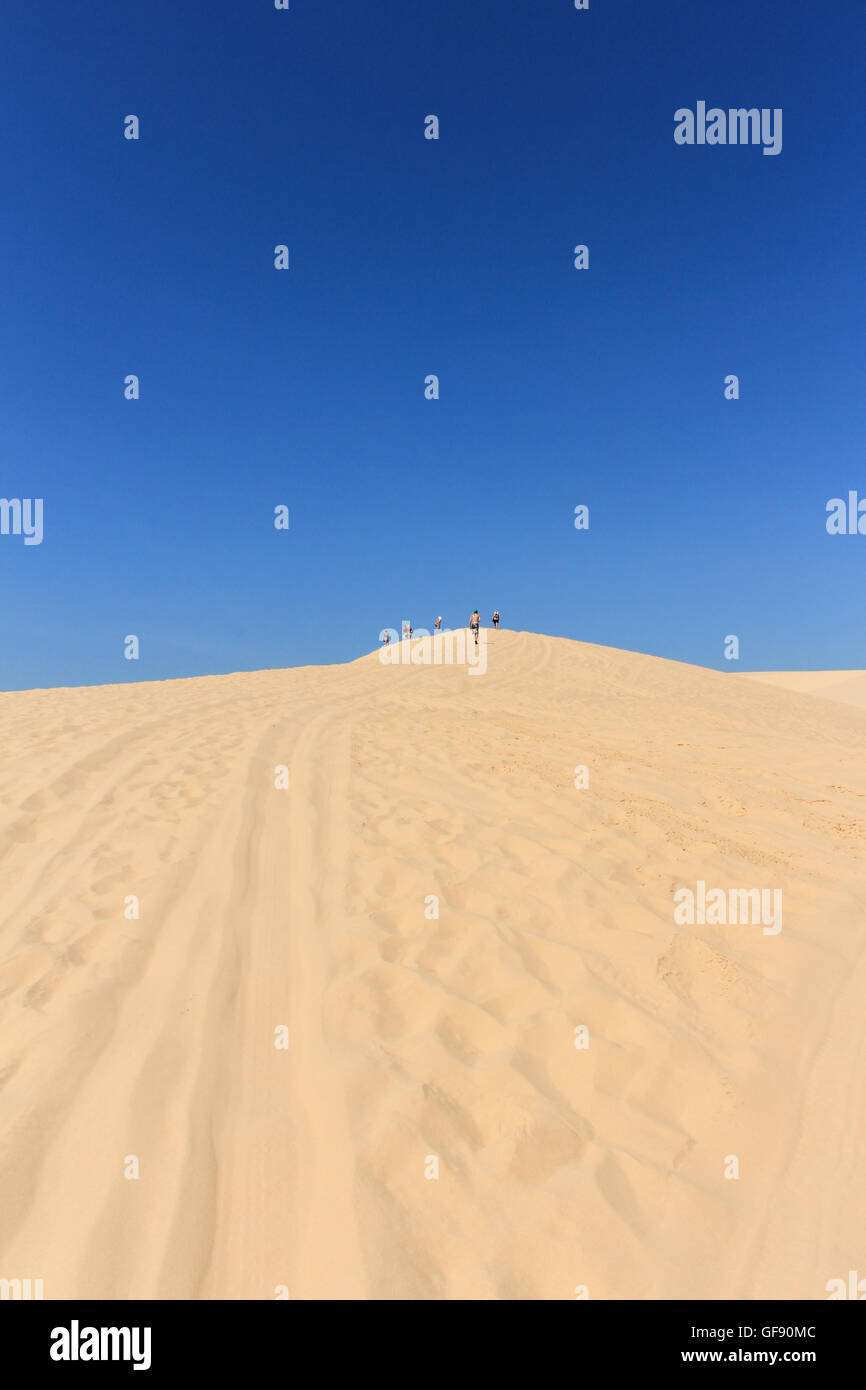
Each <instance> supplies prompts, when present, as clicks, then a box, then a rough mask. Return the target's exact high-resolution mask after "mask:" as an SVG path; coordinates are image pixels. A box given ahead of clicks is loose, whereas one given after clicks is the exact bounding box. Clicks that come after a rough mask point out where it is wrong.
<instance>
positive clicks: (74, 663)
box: [0, 0, 866, 689]
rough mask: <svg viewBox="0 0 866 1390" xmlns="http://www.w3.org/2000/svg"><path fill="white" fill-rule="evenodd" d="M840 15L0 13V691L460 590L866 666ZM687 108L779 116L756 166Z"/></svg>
mask: <svg viewBox="0 0 866 1390" xmlns="http://www.w3.org/2000/svg"><path fill="white" fill-rule="evenodd" d="M864 40H866V19H864V14H863V11H862V8H861V7H856V6H853V5H845V6H831V7H821V6H818V5H815V4H812V3H805V0H785V3H781V0H772V3H768V2H767V0H748V3H746V0H741V2H740V3H730V4H727V5H718V6H697V5H694V4H690V3H689V4H687V3H682V4H676V3H666V4H665V3H656V4H653V3H647V0H643V2H642V3H639V0H591V3H590V9H589V11H587V12H578V11H575V10H574V8H573V4H572V3H571V0H525V2H524V0H473V3H472V4H467V3H466V0H437V3H435V4H430V3H429V0H424V3H422V0H379V3H373V4H371V3H360V0H355V2H354V3H348V0H342V3H338V0H292V5H291V9H290V10H289V11H288V12H278V11H276V10H275V9H274V8H273V4H272V0H244V3H243V4H241V3H236V4H229V3H226V2H225V0H215V2H214V3H207V4H200V5H191V4H186V3H182V2H181V3H178V0H173V2H172V3H167V2H165V0H148V3H145V4H143V5H139V6H122V5H116V4H112V5H109V4H107V3H102V2H101V0H97V3H92V4H90V5H88V6H86V7H83V8H82V7H81V6H72V5H69V4H62V3H58V0H49V3H46V4H40V5H37V6H34V5H33V4H32V3H29V2H28V3H23V0H7V6H6V9H5V18H4V43H3V46H2V47H3V56H2V86H0V109H2V130H3V153H4V159H3V191H4V198H3V203H4V212H3V216H2V219H0V275H2V281H3V283H2V303H3V314H2V319H0V421H2V474H0V495H3V496H5V497H7V498H13V497H22V498H24V497H42V498H43V499H44V518H45V519H44V527H45V533H44V540H43V543H42V544H41V545H39V546H29V547H25V546H24V545H23V542H22V538H21V537H20V536H11V535H9V536H0V584H2V593H3V596H4V602H3V604H2V606H0V651H2V661H0V688H5V689H22V688H29V687H33V686H48V685H75V684H99V683H104V682H115V681H125V680H150V679H162V678H165V677H173V676H188V675H199V674H205V673H211V672H221V671H231V670H238V669H255V668H258V667H280V666H290V665H298V664H309V663H326V662H334V661H345V660H349V659H352V658H353V657H355V656H358V655H360V654H361V653H363V652H365V651H369V650H371V649H372V648H373V647H375V646H376V645H377V636H378V632H379V630H380V628H382V627H383V626H391V627H398V626H399V624H400V622H401V620H402V619H403V618H411V620H412V621H413V622H414V624H415V626H416V627H423V626H431V625H432V621H433V619H434V617H435V616H436V615H437V614H438V613H441V614H443V615H444V618H445V622H446V625H453V626H457V625H460V624H463V623H465V621H466V619H467V617H468V614H469V612H470V611H471V609H472V608H473V607H474V606H475V605H476V604H478V605H479V606H480V608H481V611H482V614H483V616H484V617H485V618H486V617H489V614H490V613H491V612H492V610H493V608H495V607H496V608H499V609H500V611H501V612H502V615H503V623H504V625H505V626H506V627H515V628H527V629H530V630H534V631H542V632H550V633H555V634H558V635H561V636H565V637H574V638H579V639H582V640H587V641H592V642H600V643H605V644H609V645H612V646H617V647H625V648H631V649H634V650H638V651H645V652H652V653H656V654H658V655H660V656H666V657H673V658H675V659H678V660H684V661H694V662H697V663H700V664H704V665H710V666H716V667H719V668H720V669H731V667H732V665H734V663H731V662H727V661H725V660H724V657H723V641H724V638H725V636H726V634H728V633H735V634H737V635H738V636H739V639H740V643H741V660H740V662H739V668H740V669H761V668H796V667H809V668H821V667H829V668H836V667H845V668H848V667H852V668H853V667H866V631H864V627H863V624H862V622H861V621H860V614H861V609H862V586H863V574H864V568H866V536H837V537H830V536H828V534H827V532H826V529H825V515H826V514H825V507H826V503H827V501H828V499H829V498H831V497H835V496H845V495H846V494H847V492H848V491H849V489H859V491H860V494H861V496H864V495H866V467H864V449H863V442H864V411H863V406H864V389H863V388H864V379H863V365H864V354H863V325H864V277H863V254H864V253H863V247H864V244H866V241H864V218H863V211H864V187H863V185H864V180H863V155H864V134H866V131H864V113H863V104H862V98H861V92H862V68H863V57H864ZM698 100H706V101H707V102H708V104H710V105H718V106H720V107H723V108H728V107H731V106H757V107H770V108H775V107H781V108H782V110H783V112H784V121H783V132H784V136H783V149H782V153H781V154H780V155H778V156H777V157H765V156H763V155H762V152H761V150H760V148H754V147H738V146H727V147H722V146H720V147H715V148H713V147H708V146H704V147H682V146H678V145H676V144H675V143H674V139H673V130H674V111H675V110H676V109H677V108H679V107H682V106H690V107H692V108H694V107H695V104H696V102H697V101H698ZM131 113H134V114H136V115H138V116H139V118H140V121H141V138H140V139H139V140H138V141H127V140H125V139H124V138H123V120H124V117H125V116H126V115H128V114H131ZM431 113H435V114H436V115H438V116H439V119H440V123H441V125H440V139H439V140H438V141H428V140H425V139H424V118H425V116H426V115H428V114H431ZM278 243H285V244H287V245H288V246H289V249H290V254H291V269H290V270H288V271H286V272H280V271H277V270H275V269H274V264H273V261H274V247H275V246H276V245H277V244H278ZM578 243H584V244H586V245H588V246H589V249H590V267H589V269H588V270H587V271H577V270H575V269H574V267H573V256H572V248H573V247H574V246H575V245H576V244H578ZM128 373H135V374H137V375H138V376H139V378H140V382H141V399H140V400H138V401H127V400H125V399H124V396H123V382H124V378H125V377H126V376H127V374H128ZM428 373H436V374H437V375H438V376H439V378H440V392H441V395H440V399H439V400H438V401H427V400H425V399H424V380H425V377H426V376H427V374H428ZM728 373H736V374H737V375H738V376H739V379H740V392H741V395H740V399H739V400H738V401H726V400H725V399H724V395H723V383H724V378H725V376H726V375H727V374H728ZM280 503H284V504H285V505H287V506H288V507H289V508H290V510H291V527H290V529H289V531H288V532H277V531H275V530H274V528H273V523H272V515H273V508H274V507H275V506H276V505H277V504H280ZM579 503H585V504H587V505H588V506H589V508H590V527H589V530H588V531H586V532H577V531H575V529H574V526H573V512H574V507H575V505H577V504H579ZM128 633H135V634H137V635H138V637H139V638H140V642H141V659H140V660H139V661H137V662H130V661H126V660H124V658H123V638H124V637H125V635H126V634H128Z"/></svg>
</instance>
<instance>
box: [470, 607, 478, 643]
mask: <svg viewBox="0 0 866 1390" xmlns="http://www.w3.org/2000/svg"><path fill="white" fill-rule="evenodd" d="M480 626H481V614H480V613H479V612H478V609H477V608H476V609H475V612H474V613H473V614H472V617H471V618H470V619H469V631H470V632H471V633H472V635H473V637H474V638H475V645H476V647H477V646H478V629H479V627H480Z"/></svg>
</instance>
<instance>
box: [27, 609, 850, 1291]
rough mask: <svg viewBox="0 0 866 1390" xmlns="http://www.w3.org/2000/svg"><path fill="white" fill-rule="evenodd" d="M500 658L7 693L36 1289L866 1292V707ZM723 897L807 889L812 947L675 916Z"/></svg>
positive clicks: (523, 646)
mask: <svg viewBox="0 0 866 1390" xmlns="http://www.w3.org/2000/svg"><path fill="white" fill-rule="evenodd" d="M487 662H488V669H487V671H486V672H485V673H484V674H483V675H481V676H477V677H470V676H469V675H468V673H467V671H466V669H465V668H461V667H458V666H450V667H449V666H445V665H442V666H426V665H418V666H415V665H412V664H399V665H394V666H383V665H382V664H381V662H380V660H379V656H378V653H375V652H374V653H371V654H369V655H368V656H365V657H362V658H360V659H359V660H357V661H355V662H352V663H349V664H348V665H345V666H329V667H322V668H315V667H307V668H297V669H293V670H285V671H261V672H251V673H239V674H233V675H229V676H214V677H203V678H195V679H186V680H177V681H169V682H154V683H141V684H135V685H118V686H104V687H91V688H76V689H65V690H53V691H51V690H49V691H33V692H23V693H9V694H5V695H2V696H0V729H2V738H3V747H4V750H5V755H6V756H5V769H4V772H5V775H4V778H3V797H2V808H0V856H2V863H3V876H2V883H3V890H2V892H3V914H2V927H0V1135H2V1138H0V1192H2V1193H3V1198H2V1203H0V1277H5V1278H14V1277H25V1276H30V1277H41V1278H43V1279H44V1284H45V1296H46V1298H66V1297H69V1298H72V1297H76V1298H79V1297H84V1298H97V1297H99V1298H119V1299H128V1298H181V1297H189V1298H244V1299H255V1298H266V1299H270V1298H273V1297H275V1293H276V1291H278V1290H279V1289H280V1287H281V1286H284V1287H285V1288H286V1289H287V1290H288V1294H289V1296H290V1297H292V1298H317V1299H318V1298H329V1299H330V1298H334V1299H354V1298H362V1299H401V1298H408V1299H465V1298H473V1299H561V1298H564V1299H570V1298H573V1297H575V1289H578V1288H581V1287H583V1286H586V1287H587V1289H588V1294H589V1297H591V1298H626V1299H632V1298H651V1297H657V1298H701V1299H705V1298H717V1297H718V1298H735V1297H745V1298H758V1297H770V1298H825V1297H826V1292H825V1286H826V1282H827V1280H829V1279H831V1278H833V1277H837V1276H838V1277H843V1278H844V1277H846V1276H847V1272H848V1270H849V1269H852V1268H858V1269H860V1270H861V1272H862V1273H863V1274H864V1275H866V1215H864V1203H863V1202H862V1199H861V1197H860V1196H859V1195H858V1177H859V1168H860V1167H861V1166H862V1156H863V1153H864V1141H866V1105H864V1098H863V1088H862V1085H860V1084H859V1077H860V1076H862V1069H863V1064H864V1060H866V1023H864V1014H863V1009H862V999H863V997H864V987H866V951H864V944H866V933H864V912H863V905H862V904H863V892H862V890H863V881H864V867H866V760H864V759H863V756H862V745H863V742H864V735H866V717H864V714H863V712H862V710H860V709H859V708H856V707H854V706H849V705H847V704H844V703H841V702H837V703H832V702H831V701H830V700H828V699H822V700H820V701H818V700H816V698H815V695H814V694H812V693H810V692H809V691H806V690H799V691H798V690H793V691H792V690H790V689H783V688H776V685H777V684H778V685H779V686H780V687H781V686H782V685H784V682H781V681H780V682H778V683H776V682H766V681H762V680H761V679H760V678H759V677H756V678H754V679H752V678H747V677H746V676H738V677H737V678H736V679H735V680H731V679H730V676H729V675H728V674H727V673H724V674H723V673H719V672H714V671H708V670H705V669H703V668H699V667H693V666H688V665H683V664H681V663H676V662H670V661H665V660H661V659H659V658H655V657H649V656H643V655H638V654H635V653H631V652H624V651H619V650H616V649H612V648H605V647H599V646H593V645H590V644H585V643H577V642H571V641H567V640H565V639H559V638H553V637H542V636H538V635H535V634H531V633H518V632H511V631H508V630H500V631H498V632H495V633H489V634H488V649H487ZM808 674H815V673H808ZM828 674H832V673H828ZM841 674H843V675H850V674H851V673H841ZM829 684H830V685H832V684H833V682H829ZM836 684H838V682H836ZM824 693H825V694H826V692H824ZM580 766H585V767H586V768H587V769H588V775H589V785H588V786H581V787H576V786H575V775H576V774H575V769H576V768H578V767H580ZM283 767H284V768H285V769H287V772H288V784H289V785H288V789H287V790H284V789H282V788H280V787H278V786H277V785H275V781H277V780H279V778H280V776H281V774H280V772H279V769H281V768H283ZM578 780H580V779H578ZM699 880H700V881H704V882H705V883H706V884H708V885H710V886H719V887H722V888H727V887H728V886H742V887H745V888H749V887H752V886H755V887H762V886H763V887H767V888H778V889H780V890H781V891H782V893H783V898H784V925H783V929H782V931H781V932H780V933H779V934H778V935H777V936H767V935H765V934H763V932H762V931H761V928H760V926H756V925H752V924H745V925H735V926H716V925H706V924H701V925H694V926H682V925H677V924H676V923H675V920H674V893H675V891H676V890H677V888H679V887H681V886H683V885H685V886H691V887H692V888H693V887H694V886H695V884H696V883H697V882H698V881H699ZM129 895H136V896H137V897H138V898H139V899H140V916H139V918H138V919H137V920H136V919H135V918H132V919H129V918H127V917H126V916H125V915H124V911H125V904H126V902H127V899H128V897H129ZM434 899H436V900H438V916H435V915H432V914H433V911H434V906H435V903H434V901H433V900H434ZM282 1026H284V1027H286V1028H287V1029H288V1035H289V1045H288V1048H287V1049H278V1048H277V1047H275V1045H274V1044H275V1030H276V1029H278V1028H280V1027H282ZM581 1027H584V1028H586V1029H588V1038H589V1046H588V1047H587V1048H577V1047H575V1038H576V1034H575V1029H578V1028H581ZM132 1155H134V1156H136V1157H137V1159H138V1161H139V1163H140V1176H139V1177H138V1178H137V1179H131V1180H130V1179H128V1178H126V1177H125V1176H124V1167H125V1164H126V1163H127V1161H128V1158H129V1156H132ZM731 1155H735V1156H736V1157H737V1158H738V1161H739V1165H740V1176H739V1177H738V1178H736V1179H733V1180H730V1179H727V1178H726V1177H725V1167H726V1165H728V1164H729V1157H730V1156H731ZM431 1156H432V1157H435V1158H436V1159H437V1160H438V1164H439V1175H438V1178H434V1179H430V1178H428V1177H427V1176H425V1170H426V1171H429V1170H430V1159H431Z"/></svg>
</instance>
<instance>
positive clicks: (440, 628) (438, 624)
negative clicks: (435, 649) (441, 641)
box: [433, 618, 442, 632]
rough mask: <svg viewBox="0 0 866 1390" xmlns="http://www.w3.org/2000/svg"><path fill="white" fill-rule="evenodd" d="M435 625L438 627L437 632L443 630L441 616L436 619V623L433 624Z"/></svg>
mask: <svg viewBox="0 0 866 1390" xmlns="http://www.w3.org/2000/svg"><path fill="white" fill-rule="evenodd" d="M433 626H434V627H435V629H436V631H437V632H441V631H442V619H441V618H437V619H436V621H435V623H434V624H433Z"/></svg>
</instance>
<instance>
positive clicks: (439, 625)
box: [382, 608, 499, 647]
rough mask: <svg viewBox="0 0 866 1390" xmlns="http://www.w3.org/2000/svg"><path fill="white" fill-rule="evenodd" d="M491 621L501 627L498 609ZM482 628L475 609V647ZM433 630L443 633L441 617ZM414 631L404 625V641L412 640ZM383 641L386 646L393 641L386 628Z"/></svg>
mask: <svg viewBox="0 0 866 1390" xmlns="http://www.w3.org/2000/svg"><path fill="white" fill-rule="evenodd" d="M490 621H491V622H492V623H493V626H494V627H498V626H499V610H498V609H497V611H496V612H495V613H494V614H493V617H492V618H491V620H490ZM480 627H481V614H480V613H479V612H478V609H477V608H474V609H473V610H472V616H471V618H470V619H469V631H470V632H471V633H472V635H473V637H474V638H475V645H476V647H477V646H478V632H479V629H480ZM433 630H434V632H441V631H442V618H441V616H440V617H438V618H437V619H436V621H435V623H434V624H433ZM414 631H415V629H414V628H413V627H412V624H411V623H410V622H405V623H404V624H403V640H404V641H406V640H407V639H409V638H411V637H412V634H413V633H414ZM382 640H383V641H384V642H385V644H386V646H387V644H388V643H389V642H390V641H391V636H390V634H389V632H388V629H387V628H385V630H384V633H383V636H382Z"/></svg>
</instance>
